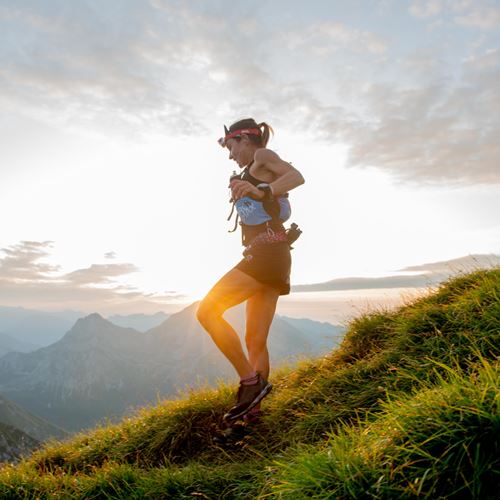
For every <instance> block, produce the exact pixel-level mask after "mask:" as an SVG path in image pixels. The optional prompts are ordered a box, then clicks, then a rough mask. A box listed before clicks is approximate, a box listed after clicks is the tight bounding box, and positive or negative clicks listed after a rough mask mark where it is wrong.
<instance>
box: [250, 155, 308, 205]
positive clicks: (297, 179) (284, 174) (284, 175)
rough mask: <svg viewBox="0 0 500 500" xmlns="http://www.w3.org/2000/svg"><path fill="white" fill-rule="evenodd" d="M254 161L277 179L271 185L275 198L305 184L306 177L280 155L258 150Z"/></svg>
mask: <svg viewBox="0 0 500 500" xmlns="http://www.w3.org/2000/svg"><path fill="white" fill-rule="evenodd" d="M254 161H255V163H256V164H260V165H262V166H263V167H264V168H265V169H266V170H268V171H269V172H272V173H273V174H274V176H275V177H276V178H275V180H274V181H272V182H270V183H269V185H270V186H271V189H272V191H273V194H274V196H279V195H280V194H283V193H287V192H288V191H290V190H292V189H294V188H296V187H297V186H300V185H301V184H304V182H305V179H304V177H302V174H301V173H300V172H299V171H298V170H297V169H296V168H294V167H293V166H292V165H290V163H288V162H286V161H284V160H282V159H281V158H280V157H279V155H278V154H276V153H275V152H274V151H271V150H270V149H264V148H263V149H258V150H257V151H256V152H255V157H254Z"/></svg>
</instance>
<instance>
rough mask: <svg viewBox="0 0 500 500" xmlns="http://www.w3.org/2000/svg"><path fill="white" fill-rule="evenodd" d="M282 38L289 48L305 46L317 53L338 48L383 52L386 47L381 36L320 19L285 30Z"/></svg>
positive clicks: (331, 51)
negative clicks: (295, 28)
mask: <svg viewBox="0 0 500 500" xmlns="http://www.w3.org/2000/svg"><path fill="white" fill-rule="evenodd" d="M283 38H284V41H285V42H286V45H288V46H289V48H290V49H291V50H296V49H298V48H305V49H306V50H308V51H309V52H312V53H314V54H319V55H326V54H331V53H333V52H336V51H338V50H340V49H342V50H351V51H353V52H369V53H372V54H383V53H385V52H386V51H387V48H388V44H387V42H386V41H385V40H384V39H383V38H382V37H381V36H379V35H376V34H375V33H372V32H370V31H366V30H359V29H355V28H352V27H349V26H347V25H345V24H343V23H340V22H336V21H322V22H319V23H315V24H311V25H309V26H307V27H303V28H302V29H300V30H293V31H289V32H285V33H284V34H283Z"/></svg>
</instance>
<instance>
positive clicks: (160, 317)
mask: <svg viewBox="0 0 500 500" xmlns="http://www.w3.org/2000/svg"><path fill="white" fill-rule="evenodd" d="M168 317H169V314H166V313H164V312H162V311H161V312H157V313H156V314H129V315H127V316H122V315H119V314H115V315H114V316H110V317H108V318H107V319H108V321H111V323H114V324H115V325H117V326H123V327H124V328H133V329H134V330H137V331H138V332H145V331H147V330H150V329H151V328H154V327H155V326H158V325H160V324H161V323H163V322H164V321H165V320H166V319H167V318H168Z"/></svg>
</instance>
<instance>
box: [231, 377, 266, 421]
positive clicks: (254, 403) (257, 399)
mask: <svg viewBox="0 0 500 500" xmlns="http://www.w3.org/2000/svg"><path fill="white" fill-rule="evenodd" d="M272 388H273V385H272V384H269V383H268V384H267V385H266V386H265V387H264V389H262V391H260V393H259V394H257V396H256V397H255V399H254V400H253V401H252V402H251V403H250V404H249V405H248V406H247V407H246V408H245V409H244V410H242V411H240V412H239V413H238V414H237V415H228V414H227V413H226V414H225V415H224V416H223V417H222V420H223V421H224V422H234V421H235V420H238V419H239V418H241V417H243V416H244V415H246V414H247V413H248V412H249V411H250V410H251V409H252V408H254V407H255V406H257V405H258V404H259V403H260V402H261V401H262V400H263V399H264V398H265V397H266V396H267V395H268V394H269V393H270V392H271V389H272Z"/></svg>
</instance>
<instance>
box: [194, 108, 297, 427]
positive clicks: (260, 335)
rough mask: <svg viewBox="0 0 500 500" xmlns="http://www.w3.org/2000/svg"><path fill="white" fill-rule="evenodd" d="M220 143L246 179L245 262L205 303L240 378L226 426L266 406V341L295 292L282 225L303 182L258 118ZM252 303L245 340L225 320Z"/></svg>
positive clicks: (238, 193)
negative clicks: (283, 298)
mask: <svg viewBox="0 0 500 500" xmlns="http://www.w3.org/2000/svg"><path fill="white" fill-rule="evenodd" d="M224 132H225V135H224V137H223V138H221V139H219V144H220V145H221V146H222V147H225V148H227V149H228V150H229V159H230V160H234V161H235V162H236V163H237V164H238V166H239V167H240V169H243V171H242V172H241V174H239V175H233V177H232V178H231V182H230V188H231V194H232V201H233V203H234V206H233V207H235V208H236V211H237V213H238V217H239V218H240V219H241V221H240V225H241V229H242V242H243V245H244V246H245V250H244V251H243V256H244V258H243V259H242V260H241V261H240V262H239V263H238V264H237V265H236V266H235V267H233V268H232V269H231V270H230V271H229V272H228V273H226V274H225V275H224V276H223V277H222V278H221V279H220V280H219V281H218V282H217V283H216V284H215V285H214V286H213V288H212V289H211V290H210V291H209V292H208V294H207V295H206V297H205V298H204V299H203V300H202V301H201V303H200V305H199V307H198V310H197V318H198V320H199V322H200V323H201V324H202V326H203V327H204V328H205V330H207V332H208V333H209V334H210V336H211V337H212V339H213V341H214V342H215V344H216V345H217V347H218V348H219V349H220V351H221V352H222V353H223V354H224V355H225V356H226V358H227V359H228V360H229V361H230V362H231V364H232V365H233V366H234V368H235V370H236V371H237V372H238V375H239V376H240V387H239V390H238V395H237V402H236V405H235V406H233V407H232V408H231V409H230V410H229V411H228V412H227V413H226V414H225V415H224V421H225V422H226V423H231V422H235V421H236V420H238V419H240V418H242V417H246V419H256V418H258V415H259V412H260V409H259V406H260V401H261V400H262V399H263V398H264V397H265V396H266V395H267V394H268V393H269V391H270V390H271V388H272V386H271V384H270V383H269V382H268V381H267V380H268V377H269V353H268V350H267V336H268V333H269V328H270V326H271V322H272V320H273V317H274V313H275V310H276V303H277V301H278V298H279V296H280V295H287V294H289V293H290V267H291V257H290V244H289V242H288V239H287V234H286V232H285V228H284V227H283V222H284V221H286V220H287V219H288V218H289V217H290V204H289V202H288V191H290V190H291V189H294V188H296V187H297V186H300V185H301V184H303V183H304V178H303V177H302V175H301V174H300V172H299V171H298V170H296V169H295V168H294V167H292V165H290V163H287V162H286V161H283V160H282V159H281V158H280V157H279V156H278V155H277V154H276V153H275V152H274V151H272V150H270V149H267V148H266V146H267V143H268V141H269V137H270V133H271V132H272V133H273V134H274V131H273V129H272V128H271V127H270V126H269V125H268V124H267V123H260V124H257V123H256V122H255V120H254V119H253V118H248V119H245V120H240V121H238V122H236V123H233V124H232V125H231V126H230V127H229V129H227V128H226V126H224ZM245 300H246V301H247V306H246V332H245V343H246V347H247V351H248V357H247V356H246V355H245V353H244V352H243V348H242V345H241V342H240V339H239V337H238V335H237V333H236V332H235V331H234V329H233V328H232V327H231V325H230V324H229V323H228V322H227V321H226V320H225V319H224V318H223V314H224V312H225V311H226V310H227V309H229V308H231V307H233V306H235V305H237V304H239V303H241V302H243V301H245Z"/></svg>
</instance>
